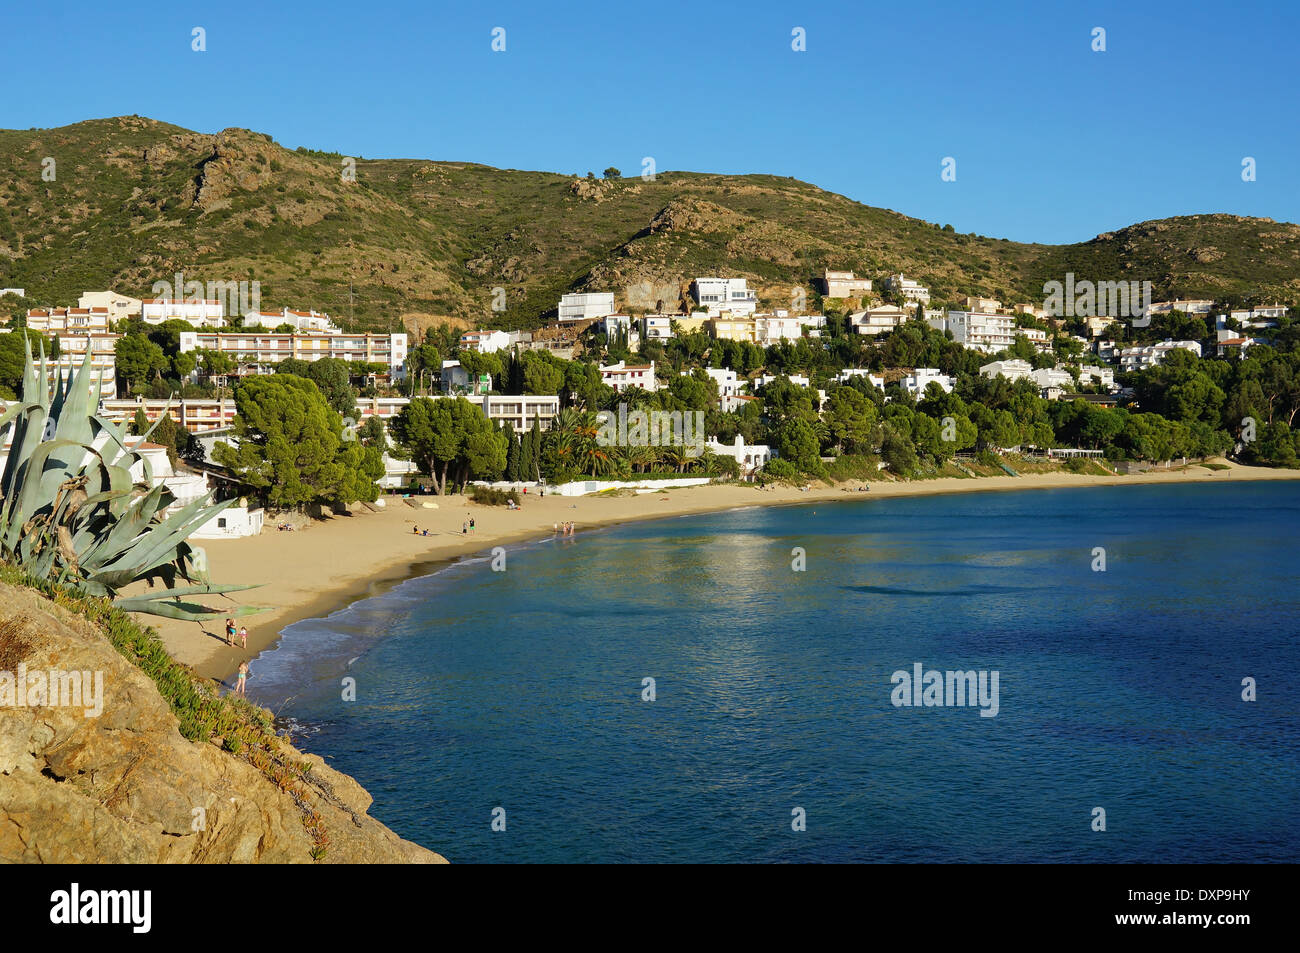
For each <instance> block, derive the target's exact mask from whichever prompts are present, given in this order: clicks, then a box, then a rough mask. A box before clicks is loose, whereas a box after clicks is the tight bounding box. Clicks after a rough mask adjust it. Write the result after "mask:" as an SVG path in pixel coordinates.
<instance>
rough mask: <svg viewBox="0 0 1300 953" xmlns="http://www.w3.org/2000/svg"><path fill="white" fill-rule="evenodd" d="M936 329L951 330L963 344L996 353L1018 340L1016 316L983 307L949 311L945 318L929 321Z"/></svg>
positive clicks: (957, 340)
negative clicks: (987, 310) (980, 308)
mask: <svg viewBox="0 0 1300 953" xmlns="http://www.w3.org/2000/svg"><path fill="white" fill-rule="evenodd" d="M927 323H928V324H929V325H930V327H932V328H934V329H935V330H937V331H950V332H952V339H953V340H954V341H956V342H957V343H958V344H960V345H961V346H962V347H968V348H971V349H972V350H976V351H984V352H985V353H987V354H996V353H997V352H998V351H1001V350H1003V349H1004V348H1008V347H1010V346H1011V345H1012V344H1014V343H1015V340H1016V319H1015V317H1014V316H1013V315H1009V314H990V313H988V312H981V311H949V312H948V313H947V314H946V315H944V316H943V317H942V318H937V319H936V318H931V319H929V320H928V321H927Z"/></svg>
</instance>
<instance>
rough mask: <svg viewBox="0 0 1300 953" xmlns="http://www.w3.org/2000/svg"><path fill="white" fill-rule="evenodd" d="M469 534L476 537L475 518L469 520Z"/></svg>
mask: <svg viewBox="0 0 1300 953" xmlns="http://www.w3.org/2000/svg"><path fill="white" fill-rule="evenodd" d="M469 534H470V535H471V536H473V535H474V517H472V516H471V517H470V518H469Z"/></svg>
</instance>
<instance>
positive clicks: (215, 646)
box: [137, 464, 1300, 687]
mask: <svg viewBox="0 0 1300 953" xmlns="http://www.w3.org/2000/svg"><path fill="white" fill-rule="evenodd" d="M1227 466H1228V469H1226V470H1210V469H1208V468H1204V467H1201V466H1200V465H1199V464H1190V465H1188V466H1187V467H1184V468H1179V469H1170V470H1162V471H1158V472H1148V473H1143V474H1134V475H1131V476H1101V475H1081V474H1074V473H1069V472H1066V471H1055V472H1050V473H1036V474H1025V475H1021V476H1015V477H1013V476H993V477H977V478H953V477H944V478H939V479H933V480H912V481H897V482H895V481H882V482H874V483H871V484H870V487H871V488H870V491H869V492H867V493H861V492H858V491H857V489H856V481H854V482H853V483H851V484H848V485H836V486H829V487H828V486H820V487H816V488H813V489H810V490H806V491H805V490H802V489H800V488H798V487H787V486H777V487H769V488H767V489H763V490H760V489H759V488H758V487H756V486H753V485H712V484H711V485H706V486H699V487H686V488H681V489H675V490H671V491H663V492H660V491H655V492H653V493H646V494H639V495H633V496H613V497H601V496H589V497H561V496H549V497H544V498H543V497H535V496H533V495H532V494H529V495H528V496H526V497H524V504H523V508H522V509H521V510H519V511H511V510H507V509H506V508H504V507H495V506H481V505H478V504H474V503H471V502H469V501H468V500H467V499H466V498H465V497H464V496H447V497H424V498H420V500H421V505H420V506H418V507H412V506H408V505H406V504H405V503H404V501H403V500H402V498H400V497H387V498H384V499H385V501H386V505H385V506H384V508H383V509H382V510H380V511H378V512H371V511H369V510H367V509H365V508H363V507H362V508H357V510H356V511H355V512H351V513H349V515H346V516H332V517H329V518H327V519H325V520H322V521H319V522H316V523H313V524H311V525H309V526H307V527H306V528H304V529H302V530H298V531H295V532H292V533H281V532H277V531H275V530H273V529H270V527H269V526H268V529H267V530H265V531H264V532H263V533H262V534H261V535H260V536H253V537H245V538H242V539H233V540H203V541H197V542H198V545H201V546H202V547H203V548H204V549H205V550H206V551H207V553H208V559H209V564H210V567H211V576H212V578H213V580H214V581H216V582H229V583H240V582H243V583H247V582H255V581H257V580H258V579H259V578H260V579H266V580H267V581H266V582H265V583H264V585H262V586H261V587H259V588H257V589H250V590H246V591H244V592H240V593H236V594H233V595H232V596H230V597H223V598H226V599H227V603H228V604H231V605H235V604H254V605H270V606H274V609H273V610H272V611H268V612H265V613H262V614H258V615H251V616H246V617H244V618H241V619H239V620H237V621H238V622H240V623H243V624H245V625H247V626H248V628H249V629H250V632H249V638H248V648H247V649H243V648H241V647H239V646H238V643H236V646H235V647H230V646H228V645H226V643H225V638H224V635H223V634H222V624H221V620H219V619H218V620H213V621H211V622H206V623H195V622H180V621H176V620H171V619H163V618H161V617H156V616H137V618H138V619H139V620H140V621H141V622H143V623H144V624H145V625H149V626H152V627H153V628H154V629H156V630H157V631H158V634H159V635H160V636H161V637H162V639H163V643H164V645H165V646H166V647H167V650H168V651H169V652H170V653H171V654H172V656H173V657H174V658H176V659H177V660H178V661H180V662H182V663H184V664H187V665H190V666H192V667H193V668H194V669H195V670H196V671H197V672H198V673H199V674H200V675H202V676H204V677H207V678H212V679H214V680H217V681H219V682H220V683H221V684H222V685H223V686H226V687H229V684H230V679H231V676H232V675H233V674H234V672H235V671H236V670H237V669H238V666H239V663H240V662H241V661H251V660H252V659H255V658H256V657H257V656H258V655H260V654H261V653H263V652H266V651H269V650H270V649H272V648H274V646H275V645H276V644H277V643H278V642H279V641H280V637H281V635H282V633H283V631H284V629H286V628H287V627H289V626H291V625H293V624H295V623H297V622H302V621H304V620H307V619H318V618H325V617H327V616H329V615H332V614H333V613H335V612H337V611H339V610H341V609H344V608H346V607H348V606H350V605H352V604H354V603H356V602H359V601H361V600H364V599H368V598H370V597H372V596H377V595H381V594H383V593H385V592H388V591H389V590H391V589H393V588H394V587H395V586H397V585H400V584H401V583H403V582H405V581H407V580H410V579H415V578H419V577H421V576H426V575H430V574H432V573H434V572H437V571H439V570H440V569H442V568H445V567H447V566H449V565H451V564H453V563H455V562H457V561H459V560H460V559H463V558H465V557H467V556H472V555H475V554H479V553H483V552H485V551H488V550H490V549H491V548H492V547H494V546H509V545H512V544H518V543H521V542H532V541H537V540H541V539H545V538H548V537H550V536H552V535H554V533H553V525H554V524H555V523H560V522H564V521H566V520H573V521H574V522H575V523H576V524H577V531H578V532H582V531H583V530H586V529H592V528H596V527H602V528H603V527H608V526H618V525H621V524H624V523H631V522H641V521H647V520H655V519H666V518H669V517H674V516H688V515H696V514H702V513H717V512H724V511H727V510H734V509H743V508H748V507H752V506H796V505H800V504H806V503H820V502H838V501H859V502H861V501H863V500H871V499H880V498H882V497H887V498H888V497H904V496H906V497H914V496H932V495H947V494H954V493H977V492H1011V491H1018V490H1035V489H1037V490H1046V489H1075V488H1084V487H1094V486H1144V485H1145V486H1150V485H1158V484H1205V483H1214V484H1224V483H1228V484H1232V483H1247V482H1262V481H1272V480H1300V471H1297V470H1274V469H1269V468H1264V467H1245V466H1241V465H1238V464H1227ZM427 504H433V505H432V506H428V505H427ZM470 516H473V517H474V518H475V521H476V523H478V524H480V526H479V527H478V529H479V530H483V531H482V532H479V531H476V532H475V533H474V534H473V535H469V534H463V533H462V532H461V528H462V524H463V523H464V522H465V521H466V520H467V519H468V518H469V517H470ZM485 521H486V522H487V523H489V524H490V525H491V526H492V527H493V529H494V530H496V527H498V526H502V525H503V524H506V525H508V524H511V523H513V524H514V525H513V527H510V528H504V529H501V530H496V531H491V530H486V528H485V527H483V526H482V524H483V523H484V522H485ZM413 525H419V526H420V527H421V528H422V529H427V530H428V531H429V535H428V536H425V535H416V534H415V533H412V532H411V530H410V527H411V526H413ZM339 554H343V555H341V556H340V555H339ZM340 562H342V563H343V565H344V566H345V567H346V571H343V572H340V571H339V563H340ZM214 607H215V608H218V609H220V605H217V606H214Z"/></svg>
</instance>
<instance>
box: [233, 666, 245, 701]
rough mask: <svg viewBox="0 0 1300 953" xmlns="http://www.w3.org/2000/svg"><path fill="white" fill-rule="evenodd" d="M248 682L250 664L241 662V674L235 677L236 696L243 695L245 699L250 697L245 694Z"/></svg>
mask: <svg viewBox="0 0 1300 953" xmlns="http://www.w3.org/2000/svg"><path fill="white" fill-rule="evenodd" d="M247 681H248V663H247V662H240V663H239V674H238V675H236V676H235V694H236V695H242V696H243V697H244V698H247V697H248V695H247V694H245V692H244V688H245V683H246V682H247Z"/></svg>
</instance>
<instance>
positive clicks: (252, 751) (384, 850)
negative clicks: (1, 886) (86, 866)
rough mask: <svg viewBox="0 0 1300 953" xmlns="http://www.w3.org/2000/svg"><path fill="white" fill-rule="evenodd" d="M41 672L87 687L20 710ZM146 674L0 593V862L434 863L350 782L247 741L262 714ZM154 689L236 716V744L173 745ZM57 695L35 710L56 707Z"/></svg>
mask: <svg viewBox="0 0 1300 953" xmlns="http://www.w3.org/2000/svg"><path fill="white" fill-rule="evenodd" d="M65 601H69V603H70V604H75V602H73V601H71V600H65ZM122 618H123V617H121V616H120V615H119V616H118V620H119V622H120V620H121V619H122ZM119 638H120V635H119ZM128 644H131V643H128ZM51 669H54V670H58V671H60V672H72V671H76V672H89V673H92V674H91V676H90V677H89V678H88V679H86V681H87V688H88V692H87V695H86V696H85V697H82V698H80V699H77V701H78V704H76V705H62V706H54V705H52V704H49V705H46V706H43V707H28V706H27V705H24V704H22V699H21V698H20V697H19V696H18V695H16V694H15V691H14V687H15V677H16V676H17V675H18V674H19V673H20V672H21V673H25V674H26V678H25V679H24V680H23V681H24V682H25V683H26V685H27V689H28V693H29V699H30V700H33V701H40V700H41V699H40V697H39V689H38V688H34V687H33V686H34V685H37V684H39V682H37V681H34V680H33V673H36V672H44V673H48V672H49V671H50V670H51ZM157 670H161V671H164V672H166V673H167V674H166V675H165V676H163V680H161V681H159V682H155V680H154V678H151V677H150V676H149V675H148V674H146V672H145V671H144V670H143V669H142V668H141V667H139V666H137V665H135V664H132V662H130V661H128V659H127V658H126V657H124V655H123V653H122V652H121V651H119V649H118V648H117V647H115V646H114V644H113V642H111V641H110V635H109V633H108V632H107V631H106V625H105V623H104V621H103V620H102V619H100V620H98V621H97V622H96V621H91V620H90V619H88V618H86V617H84V616H83V615H82V614H81V613H79V612H74V611H71V610H70V609H69V608H65V607H64V606H63V605H59V604H56V603H55V602H54V601H51V600H50V599H49V598H46V597H45V596H44V595H42V594H41V593H38V592H36V591H34V590H31V589H26V588H18V587H14V586H11V585H6V584H2V583H0V862H4V863H13V862H44V863H92V862H93V863H256V862H260V863H306V862H312V861H313V860H319V861H323V862H326V863H438V862H442V861H443V858H442V857H440V856H439V855H437V854H435V853H432V852H431V851H428V850H425V849H424V848H422V847H419V846H417V845H416V844H413V843H411V842H409V841H406V840H403V839H402V838H400V837H398V836H397V835H396V834H394V833H393V832H392V831H390V830H389V829H388V828H387V827H385V826H384V825H383V824H380V823H379V822H378V821H376V820H374V819H373V818H371V817H369V816H367V815H366V810H367V809H368V808H369V806H370V803H371V798H370V795H369V794H367V793H366V791H365V790H364V789H362V788H361V786H360V785H358V784H357V783H356V782H355V781H354V780H352V779H351V778H350V777H347V776H346V775H343V774H340V773H338V772H337V771H334V770H333V769H331V768H330V767H328V766H327V765H326V764H325V763H324V762H323V761H322V760H321V759H320V758H318V757H316V756H314V755H308V754H303V753H301V752H298V751H296V750H295V749H293V748H292V747H290V746H289V745H288V744H287V743H285V742H284V741H283V740H281V739H277V738H275V737H274V736H273V734H271V733H270V732H267V731H265V730H264V728H262V727H259V726H260V725H262V724H264V721H263V719H265V714H266V713H264V712H262V711H261V710H259V709H255V708H252V707H251V706H235V705H228V704H226V703H225V702H221V701H220V700H217V699H215V698H214V697H209V696H207V695H204V693H203V691H202V690H200V691H199V694H198V696H195V695H194V694H193V693H192V691H191V689H190V687H189V686H188V685H187V684H185V683H184V679H185V678H187V677H188V676H187V674H186V673H185V672H184V671H183V670H181V669H179V667H174V666H172V665H171V663H170V662H164V663H163V667H162V668H161V669H156V671H157ZM96 673H102V686H103V688H102V695H101V696H100V700H101V701H102V705H100V704H96V699H95V697H94V692H93V684H94V680H95V679H96V678H97V677H98V676H97V674H96ZM178 679H179V680H180V682H179V687H177V686H178ZM57 681H58V679H57V677H56V679H55V682H56V683H57ZM159 685H163V686H164V690H165V691H167V692H168V693H169V694H172V693H174V694H175V695H176V696H177V697H181V698H189V699H192V698H194V697H198V698H199V699H200V701H201V702H202V704H203V705H204V706H208V707H209V708H212V706H217V705H219V706H221V707H220V710H221V711H223V712H227V713H231V712H233V713H235V714H236V715H239V717H243V718H246V719H249V718H250V716H251V720H248V722H247V724H245V723H241V727H240V728H239V733H238V737H242V738H243V739H245V741H244V742H243V743H239V742H234V741H232V740H230V739H233V738H235V737H236V732H234V731H233V730H231V725H232V724H234V722H233V721H231V720H230V719H231V718H233V717H234V715H230V714H224V715H223V716H222V717H223V718H225V719H227V720H225V721H223V722H222V723H221V724H222V725H223V726H224V728H225V729H226V730H225V735H226V737H225V738H219V737H218V738H212V739H209V740H202V741H191V740H189V739H187V738H186V737H185V736H183V735H182V733H181V730H180V728H181V722H180V719H178V717H177V714H176V713H175V712H174V711H173V707H172V705H171V704H169V702H168V701H167V700H166V699H165V698H164V697H163V695H162V694H161V693H160V691H159ZM71 688H72V682H71V681H66V682H65V692H64V693H63V695H64V697H63V698H55V697H53V696H54V695H55V694H56V693H55V692H50V693H49V697H47V698H46V699H45V700H46V701H47V702H54V701H56V700H58V701H67V700H70V699H69V696H70V691H71ZM32 692H37V694H36V695H34V696H33V695H31V693H32ZM187 693H189V694H187ZM101 707H102V710H100V711H98V712H97V713H96V711H95V709H96V708H101ZM88 709H89V710H90V712H91V714H90V716H89V717H88V716H87V710H88ZM213 710H216V709H213ZM250 725H251V727H250ZM250 732H256V733H250ZM249 738H256V739H257V743H256V744H250V743H247V739H249ZM214 742H219V743H214ZM229 748H235V749H236V750H234V751H232V750H227V749H229Z"/></svg>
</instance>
